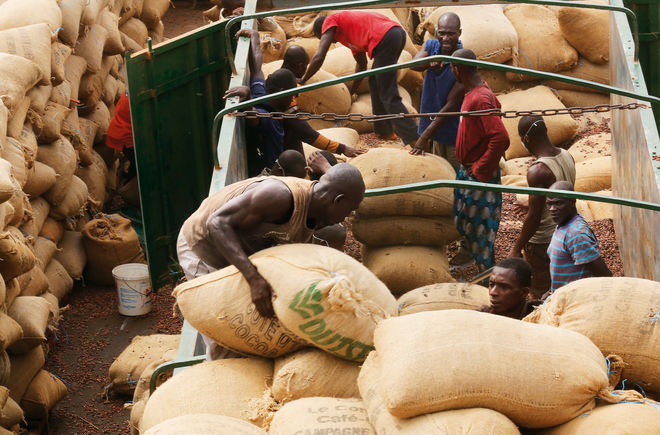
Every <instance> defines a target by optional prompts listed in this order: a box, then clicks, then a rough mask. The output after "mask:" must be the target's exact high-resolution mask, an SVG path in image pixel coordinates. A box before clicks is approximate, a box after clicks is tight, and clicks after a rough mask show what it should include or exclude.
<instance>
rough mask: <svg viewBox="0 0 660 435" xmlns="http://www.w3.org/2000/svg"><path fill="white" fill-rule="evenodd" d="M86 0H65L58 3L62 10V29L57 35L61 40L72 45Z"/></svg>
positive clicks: (78, 30) (75, 38)
mask: <svg viewBox="0 0 660 435" xmlns="http://www.w3.org/2000/svg"><path fill="white" fill-rule="evenodd" d="M85 3H86V0H65V1H62V2H59V3H58V6H59V7H60V10H61V11H62V29H61V30H60V31H59V32H58V33H57V36H58V37H59V38H60V40H61V41H62V42H64V43H65V44H67V45H70V46H73V45H75V44H76V41H77V40H78V34H79V32H80V18H81V17H82V12H83V9H84V8H85Z"/></svg>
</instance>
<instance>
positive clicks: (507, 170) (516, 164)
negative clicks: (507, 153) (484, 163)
mask: <svg viewBox="0 0 660 435" xmlns="http://www.w3.org/2000/svg"><path fill="white" fill-rule="evenodd" d="M534 161H536V157H518V158H516V159H511V160H507V161H506V162H504V167H501V169H502V175H525V176H527V169H529V166H530V165H531V164H532V163H533V162H534Z"/></svg>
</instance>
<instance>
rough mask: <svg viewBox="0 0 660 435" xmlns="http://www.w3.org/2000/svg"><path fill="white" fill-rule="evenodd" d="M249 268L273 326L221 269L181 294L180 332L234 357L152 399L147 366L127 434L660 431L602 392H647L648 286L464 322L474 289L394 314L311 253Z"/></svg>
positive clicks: (167, 385) (374, 284)
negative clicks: (265, 289) (268, 303)
mask: <svg viewBox="0 0 660 435" xmlns="http://www.w3.org/2000/svg"><path fill="white" fill-rule="evenodd" d="M251 260H252V261H253V262H254V263H255V265H256V266H257V268H258V269H259V271H260V272H261V273H262V274H263V275H264V277H265V278H266V279H267V280H268V282H269V283H270V284H271V285H272V286H273V290H274V293H275V294H277V297H276V298H274V299H273V305H274V308H275V313H276V315H277V320H275V319H265V318H262V317H261V316H259V314H258V313H257V312H256V311H255V309H254V306H253V305H252V304H251V303H250V297H249V286H248V285H247V283H246V281H245V280H244V279H243V278H242V276H241V274H240V273H238V272H237V270H236V269H235V268H234V267H233V266H231V267H228V268H226V269H222V270H220V271H217V272H214V273H211V274H209V275H206V276H203V277H200V278H197V279H195V280H192V281H190V282H187V283H184V284H182V285H180V286H178V287H177V288H176V289H175V291H174V294H175V296H176V297H177V303H178V306H179V308H180V309H181V311H182V313H183V314H184V316H185V318H186V319H187V320H188V321H189V322H190V323H191V325H192V326H194V327H195V328H196V329H198V330H199V331H200V332H202V333H203V334H205V335H207V336H208V337H211V338H212V339H214V340H215V341H216V342H218V343H219V344H222V345H224V346H225V347H228V348H230V349H231V350H234V351H237V352H239V353H241V354H244V355H246V356H245V357H242V358H229V359H224V360H217V361H213V362H204V363H201V364H199V365H196V366H193V367H191V368H189V369H187V370H185V371H184V372H182V373H180V374H178V375H176V376H174V377H172V378H171V379H168V380H166V381H165V382H164V383H162V384H161V385H160V386H159V387H158V388H157V389H156V390H155V392H154V393H153V394H152V395H149V393H148V388H147V387H146V384H148V377H149V374H150V370H151V371H153V367H155V365H157V364H158V363H159V362H160V361H162V360H163V359H166V358H167V357H161V356H160V355H162V353H161V354H160V355H159V356H154V357H153V358H152V366H151V368H150V369H146V370H144V372H143V374H142V376H141V377H140V379H139V382H138V384H137V385H138V387H137V389H136V391H135V394H136V396H135V397H134V401H135V403H134V404H133V410H132V412H131V427H132V432H133V433H143V434H145V433H146V434H171V433H177V432H176V430H188V431H190V430H192V429H191V428H199V429H195V430H200V431H201V430H204V431H205V432H204V433H213V434H226V433H246V434H265V433H271V434H295V433H361V434H397V433H401V434H419V433H437V432H438V431H441V432H442V433H447V434H451V435H467V434H469V433H498V434H516V435H518V434H520V430H521V429H523V428H524V429H525V430H527V429H528V428H531V429H543V431H542V432H540V433H543V434H552V435H566V434H581V433H601V432H603V431H605V430H606V429H608V430H612V431H614V432H616V433H619V432H621V433H624V430H623V428H625V429H627V430H628V432H625V433H639V434H652V433H657V431H658V430H660V414H659V413H658V412H657V410H656V407H657V406H658V404H657V403H654V402H651V401H648V400H644V399H643V397H642V395H641V394H639V393H636V392H634V391H630V390H625V391H614V387H615V386H616V385H617V384H618V383H619V382H620V381H621V380H623V379H627V380H626V385H628V386H629V385H631V383H636V384H637V385H639V386H641V388H643V389H644V390H645V392H646V393H647V394H649V395H650V396H652V395H655V394H658V393H659V392H660V388H658V385H659V384H658V381H659V380H660V371H659V370H658V367H660V365H659V364H658V362H660V353H659V351H658V349H660V346H658V345H659V344H660V334H659V333H658V331H657V330H656V329H657V328H654V326H655V323H654V322H655V321H656V320H657V317H658V314H657V313H655V312H656V311H657V301H658V298H660V286H659V285H658V283H656V282H652V281H646V280H640V279H634V278H592V279H586V280H581V281H577V282H575V283H572V284H570V285H568V286H566V287H564V288H562V289H560V290H558V291H557V292H556V293H555V294H554V295H553V296H552V298H551V299H550V300H549V301H548V302H547V303H546V304H545V305H544V306H543V307H541V308H539V309H537V311H535V312H534V313H532V314H531V315H530V316H528V318H526V319H525V320H526V322H521V321H516V320H512V319H508V318H505V317H501V316H495V315H491V314H485V313H480V312H478V311H476V310H478V309H479V308H481V307H483V306H484V305H487V304H488V301H489V296H488V289H486V288H484V287H480V286H475V285H468V284H461V283H444V284H434V285H430V286H425V287H422V288H419V289H415V290H413V291H411V292H408V293H406V294H404V295H402V296H401V297H400V298H399V299H398V300H395V299H394V298H393V297H392V296H391V294H390V293H389V291H388V290H387V288H386V287H385V286H384V285H383V283H381V282H380V281H379V280H378V279H377V278H376V277H375V276H374V275H373V274H372V273H371V272H369V271H368V270H367V269H366V268H364V267H363V266H361V265H360V264H359V263H357V262H356V261H355V260H353V259H351V258H350V257H348V256H346V255H344V254H342V253H340V252H338V251H335V250H332V249H331V248H326V247H323V246H314V245H287V246H278V247H275V248H271V249H268V250H266V251H262V252H260V253H257V254H255V255H253V256H252V257H251ZM596 295H598V296H599V297H595V296H596ZM594 312H597V313H599V316H596V317H594V316H592V315H589V313H594ZM651 313H655V315H653V314H651ZM654 316H655V317H654ZM629 325H638V327H636V328H634V329H632V330H631V328H630V327H629ZM170 339H171V340H176V338H174V337H172V338H170ZM154 340H155V339H154ZM152 343H155V341H152ZM131 347H133V344H132V345H131ZM161 351H163V349H161ZM131 352H132V353H133V358H135V357H136V355H135V349H131V350H129V349H127V350H126V351H125V354H122V355H121V356H120V357H119V358H118V359H117V361H116V362H115V364H113V367H115V366H118V365H120V361H124V363H123V364H124V365H125V361H126V357H127V356H129V354H130V353H131ZM145 354H146V353H145ZM170 354H171V351H170ZM605 355H607V356H609V360H606V359H605ZM365 358H366V361H365ZM608 361H609V362H608ZM143 366H145V367H146V365H144V364H143ZM128 372H129V369H127V368H125V369H124V372H123V373H122V374H123V375H124V379H126V376H125V374H126V373H128ZM134 374H135V373H134ZM111 376H112V370H111ZM115 377H116V378H117V379H119V378H120V376H115ZM113 382H115V381H114V380H113ZM158 383H160V382H158ZM138 393H139V397H138ZM596 398H599V399H600V400H598V403H596ZM615 402H621V403H618V404H613V403H615ZM596 405H597V406H596ZM182 428H183V429H182ZM619 428H622V429H619ZM617 430H618V431H617Z"/></svg>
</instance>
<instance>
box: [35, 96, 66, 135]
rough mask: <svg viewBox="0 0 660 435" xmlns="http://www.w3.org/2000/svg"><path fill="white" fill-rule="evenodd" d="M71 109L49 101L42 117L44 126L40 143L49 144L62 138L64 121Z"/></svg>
mask: <svg viewBox="0 0 660 435" xmlns="http://www.w3.org/2000/svg"><path fill="white" fill-rule="evenodd" d="M70 111H71V109H69V108H68V107H67V106H62V105H60V104H57V103H53V102H52V101H49V102H48V103H47V104H46V109H45V110H44V114H43V115H42V117H41V120H42V122H43V127H42V129H41V133H40V134H39V138H38V139H39V143H44V144H48V143H51V142H54V141H56V140H57V139H59V138H60V134H61V132H62V122H64V118H66V117H67V115H68V114H69V112H70Z"/></svg>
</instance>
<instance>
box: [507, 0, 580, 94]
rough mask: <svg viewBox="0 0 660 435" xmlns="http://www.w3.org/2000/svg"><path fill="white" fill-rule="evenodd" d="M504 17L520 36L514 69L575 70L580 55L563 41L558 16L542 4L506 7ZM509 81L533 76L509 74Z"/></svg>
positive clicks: (514, 59)
mask: <svg viewBox="0 0 660 435" xmlns="http://www.w3.org/2000/svg"><path fill="white" fill-rule="evenodd" d="M504 15H506V17H507V18H508V19H509V21H511V24H513V27H514V28H515V29H516V32H517V33H518V50H517V51H516V52H514V54H513V66H518V67H522V68H529V69H534V70H538V71H549V72H558V71H565V70H568V69H571V68H573V66H574V65H575V64H576V63H577V60H578V53H577V51H575V49H574V48H573V47H571V45H570V44H569V43H568V42H567V41H566V40H565V39H564V37H563V36H562V33H561V31H560V30H559V22H558V21H557V16H556V15H555V13H554V12H553V11H552V10H550V9H549V8H547V7H545V6H541V5H525V4H520V5H507V7H506V8H505V9H504ZM506 75H507V77H508V78H509V79H510V80H516V81H523V80H526V79H529V78H530V76H527V75H524V74H516V73H511V72H507V73H506Z"/></svg>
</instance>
